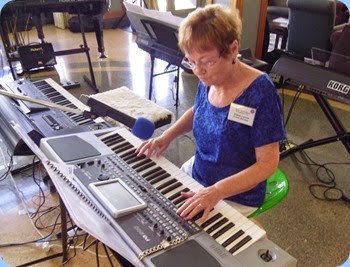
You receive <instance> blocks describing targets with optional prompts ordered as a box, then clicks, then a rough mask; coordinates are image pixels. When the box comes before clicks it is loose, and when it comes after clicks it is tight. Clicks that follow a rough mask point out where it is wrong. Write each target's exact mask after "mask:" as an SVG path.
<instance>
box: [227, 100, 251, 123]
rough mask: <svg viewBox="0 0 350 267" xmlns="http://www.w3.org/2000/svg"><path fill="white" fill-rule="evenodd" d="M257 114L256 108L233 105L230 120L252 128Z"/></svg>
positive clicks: (229, 114) (229, 115)
mask: <svg viewBox="0 0 350 267" xmlns="http://www.w3.org/2000/svg"><path fill="white" fill-rule="evenodd" d="M255 113H256V109H255V108H250V107H246V106H242V105H238V104H235V103H231V106H230V111H229V113H228V119H229V120H231V121H235V122H239V123H242V124H245V125H248V126H252V125H253V122H254V118H255Z"/></svg>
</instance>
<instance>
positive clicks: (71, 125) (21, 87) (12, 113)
mask: <svg viewBox="0 0 350 267" xmlns="http://www.w3.org/2000/svg"><path fill="white" fill-rule="evenodd" d="M1 87H2V88H3V89H5V90H7V91H9V92H12V93H16V94H19V95H23V96H29V97H32V98H35V99H38V100H43V101H46V102H50V103H55V104H58V105H61V106H64V107H70V108H74V109H78V110H85V109H86V108H87V106H86V105H85V104H83V103H82V102H81V101H80V100H78V99H77V98H75V97H74V96H73V95H72V94H70V93H69V92H68V91H66V90H65V89H64V88H63V87H61V86H60V85H59V84H57V83H56V82H55V81H54V80H52V79H50V78H49V79H45V80H37V81H34V82H32V81H30V80H27V79H24V80H16V81H11V82H3V83H1ZM13 120H14V121H17V122H18V123H19V124H21V126H22V127H23V128H24V129H25V131H26V132H27V133H28V135H29V136H30V137H31V138H32V139H33V140H34V141H35V143H37V144H39V142H40V139H41V138H42V137H49V136H55V135H61V134H68V133H73V132H74V133H75V132H82V131H91V130H96V129H105V128H109V127H110V125H109V124H108V123H107V122H105V121H104V120H102V119H97V120H92V119H88V118H85V117H84V116H82V115H77V114H74V113H70V112H66V111H62V110H58V109H55V108H50V107H46V106H43V105H39V104H35V103H30V102H27V101H22V100H13V99H11V98H8V97H5V96H0V121H1V122H2V123H1V125H2V127H1V130H0V131H1V133H2V135H3V137H4V138H5V140H6V141H7V143H8V144H9V146H10V148H11V150H12V151H14V155H31V154H32V152H31V151H30V150H29V149H28V147H27V146H26V144H25V143H24V142H23V140H22V139H21V138H20V137H19V136H18V134H16V132H15V131H14V130H13V127H12V126H11V124H10V123H11V121H13Z"/></svg>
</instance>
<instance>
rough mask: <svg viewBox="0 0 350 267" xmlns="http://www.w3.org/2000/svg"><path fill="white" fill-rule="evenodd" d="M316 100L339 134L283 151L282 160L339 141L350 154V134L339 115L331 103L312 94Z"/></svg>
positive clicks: (320, 96)
mask: <svg viewBox="0 0 350 267" xmlns="http://www.w3.org/2000/svg"><path fill="white" fill-rule="evenodd" d="M312 95H313V96H314V98H315V99H316V101H317V103H318V105H319V106H320V107H321V109H322V111H323V113H324V114H325V115H326V117H327V119H328V121H329V122H330V123H331V125H332V127H333V129H334V130H335V132H336V133H337V134H336V135H335V136H331V137H327V138H322V139H318V140H312V139H311V140H308V141H306V142H305V143H302V144H300V145H297V146H295V147H292V148H290V149H287V150H285V151H282V152H281V153H280V158H281V159H282V158H285V157H287V156H289V155H291V154H293V153H295V152H298V151H301V150H304V149H307V148H312V147H316V146H321V145H326V144H330V143H334V142H337V141H341V142H342V143H343V145H344V146H345V148H346V150H347V151H348V153H349V154H350V132H346V130H345V128H344V126H343V125H342V123H341V122H340V120H339V118H338V117H337V115H336V114H335V113H334V111H333V109H332V107H331V106H330V105H329V102H328V101H327V100H326V99H325V98H324V97H323V96H322V95H320V94H316V93H312Z"/></svg>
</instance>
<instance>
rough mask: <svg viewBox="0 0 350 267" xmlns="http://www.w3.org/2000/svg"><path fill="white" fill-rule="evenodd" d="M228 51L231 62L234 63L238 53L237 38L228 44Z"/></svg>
mask: <svg viewBox="0 0 350 267" xmlns="http://www.w3.org/2000/svg"><path fill="white" fill-rule="evenodd" d="M230 52H231V57H232V64H234V63H235V62H236V59H237V57H238V54H239V44H238V41H237V40H234V41H233V42H232V43H231V44H230Z"/></svg>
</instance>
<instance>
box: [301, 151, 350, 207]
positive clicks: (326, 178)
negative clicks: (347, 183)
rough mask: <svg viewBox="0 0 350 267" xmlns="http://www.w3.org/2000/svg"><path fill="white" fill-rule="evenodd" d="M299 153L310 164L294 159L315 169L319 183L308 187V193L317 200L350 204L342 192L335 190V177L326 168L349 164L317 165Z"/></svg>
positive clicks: (303, 152) (329, 163)
mask: <svg viewBox="0 0 350 267" xmlns="http://www.w3.org/2000/svg"><path fill="white" fill-rule="evenodd" d="M301 152H302V154H303V155H304V156H305V157H306V158H307V159H308V160H309V161H310V163H306V162H304V161H302V160H300V159H298V157H296V159H297V161H298V162H299V163H301V164H304V165H307V166H315V167H317V169H316V173H315V175H316V178H317V180H318V181H319V183H314V184H311V185H309V191H310V193H311V195H312V196H313V197H314V198H316V199H318V200H327V201H338V200H342V201H344V202H346V203H350V198H349V197H347V196H345V194H344V192H343V191H342V190H341V189H339V188H337V184H336V176H335V174H334V172H333V171H332V170H331V169H330V168H329V167H328V166H329V165H350V162H328V163H324V164H319V163H317V162H315V161H314V160H313V159H311V157H310V156H309V155H308V154H307V153H306V152H305V151H304V150H302V151H301ZM321 171H323V173H321Z"/></svg>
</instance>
